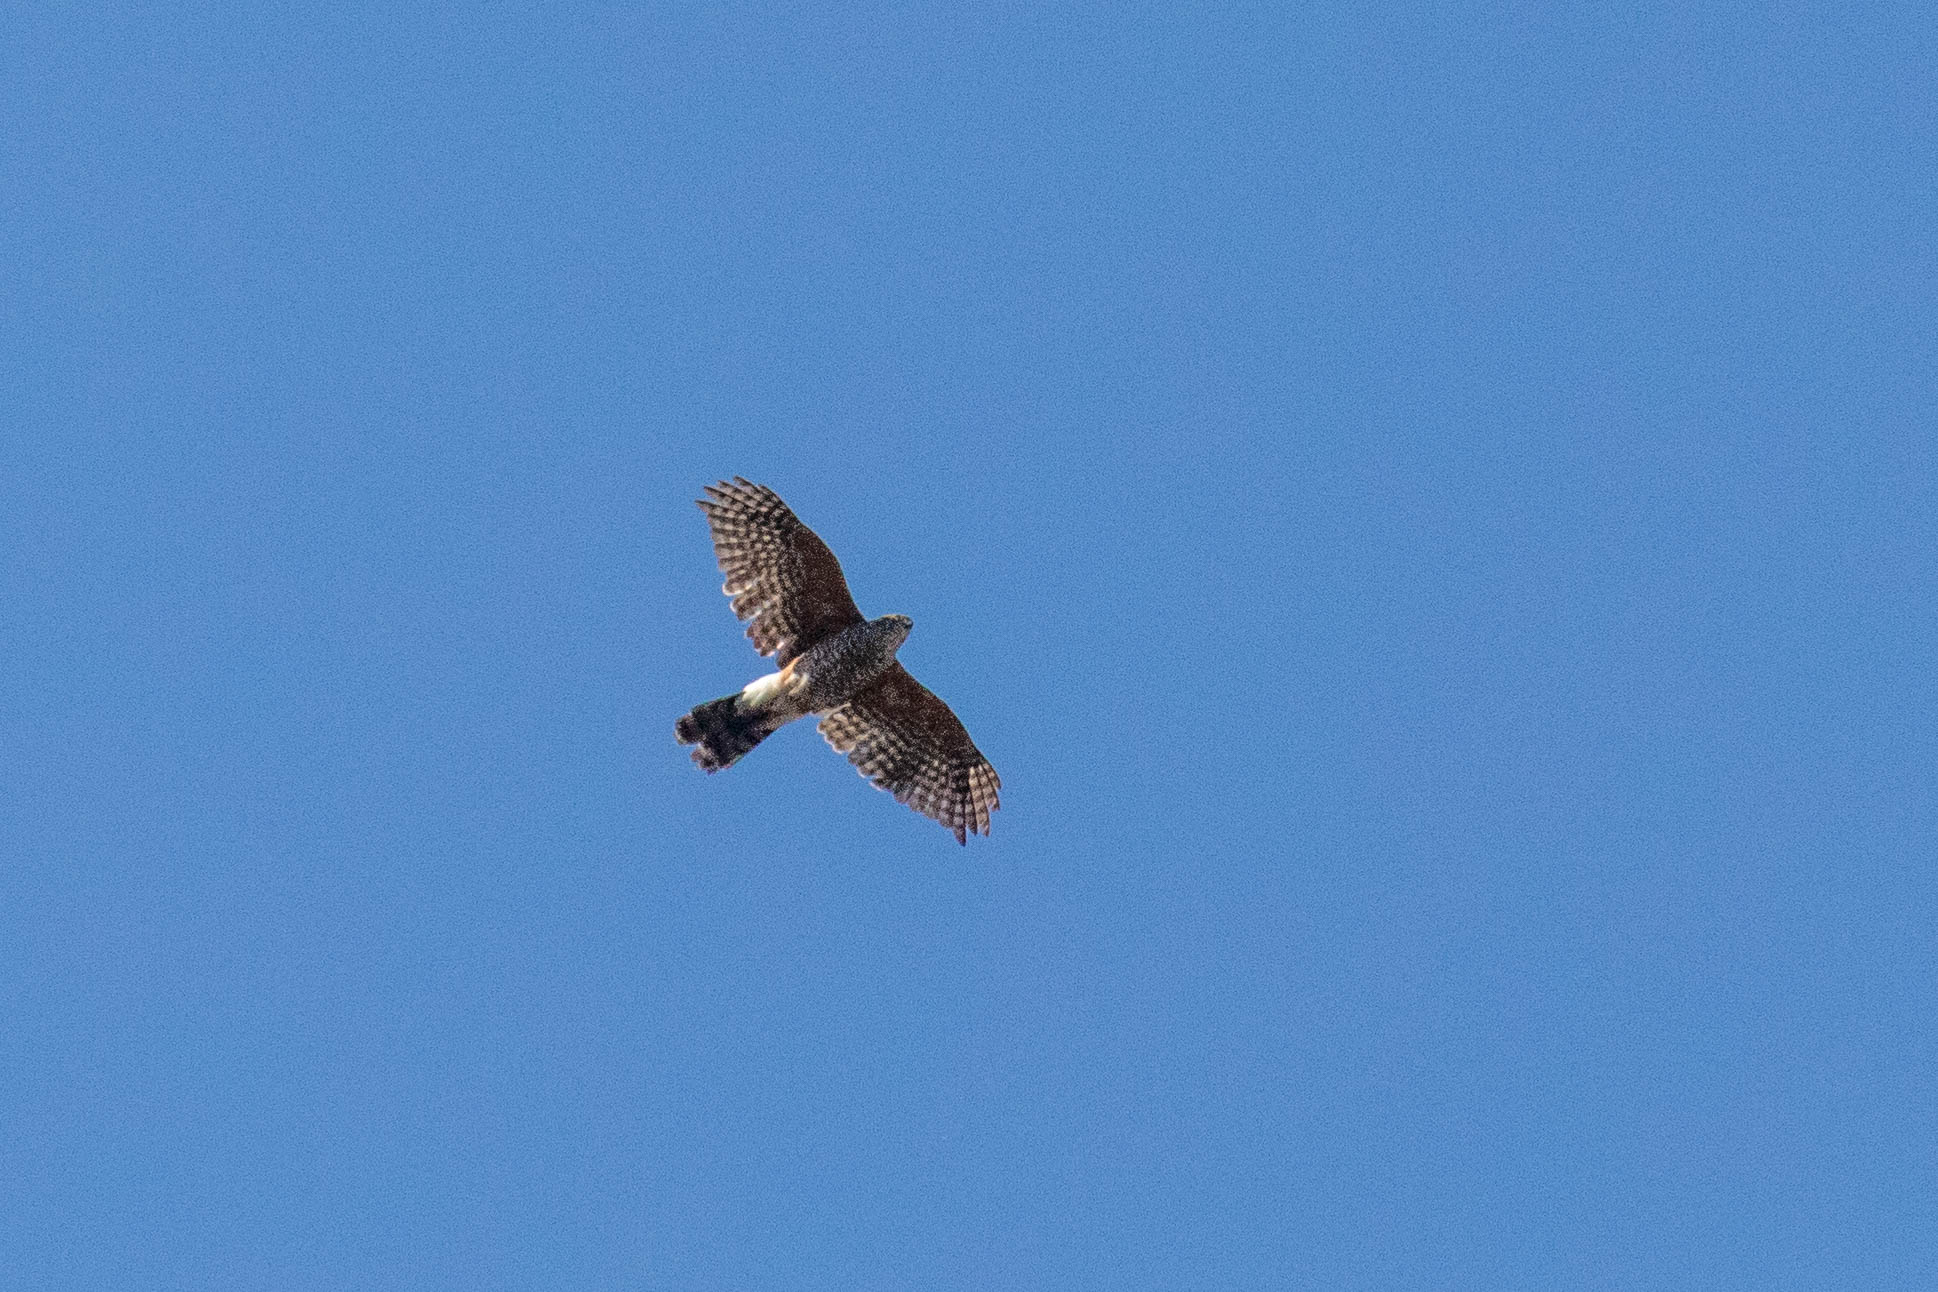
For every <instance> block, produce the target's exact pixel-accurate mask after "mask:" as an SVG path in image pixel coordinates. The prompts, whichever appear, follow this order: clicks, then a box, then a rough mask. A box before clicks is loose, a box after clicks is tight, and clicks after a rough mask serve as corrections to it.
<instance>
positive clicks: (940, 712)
mask: <svg viewBox="0 0 1938 1292" xmlns="http://www.w3.org/2000/svg"><path fill="white" fill-rule="evenodd" d="M821 734H822V735H823V736H825V737H826V738H827V741H828V743H829V744H831V745H833V746H834V747H835V748H836V749H838V750H840V751H841V752H842V753H844V754H846V755H848V761H849V762H851V763H853V764H854V765H855V768H856V769H857V770H858V771H860V772H861V774H862V775H863V776H866V777H867V778H868V779H869V780H871V781H873V782H875V784H876V785H877V786H879V787H880V788H882V789H885V790H887V791H888V792H889V793H891V794H893V795H894V796H895V801H896V802H897V803H906V804H908V805H909V806H910V807H912V808H914V809H915V810H916V811H917V812H920V813H922V814H923V815H924V816H929V817H933V818H935V819H936V820H937V821H940V822H941V823H942V825H943V828H945V829H948V830H953V831H954V832H955V836H956V842H957V843H962V844H966V843H968V842H969V834H970V832H972V831H973V832H975V833H977V834H988V833H989V814H990V813H991V812H993V811H995V810H996V808H997V807H999V806H1000V804H999V803H998V802H997V800H996V791H997V790H999V789H1001V788H1002V785H1003V782H1002V779H1001V778H1000V777H998V776H997V775H996V769H995V768H994V767H991V766H990V765H989V760H988V759H987V758H984V757H983V756H982V751H981V750H979V749H977V748H976V745H975V742H974V741H972V740H970V739H969V733H968V731H966V730H965V729H964V728H963V725H962V722H961V720H960V719H958V718H957V717H956V715H955V714H954V713H952V712H950V710H949V706H948V705H946V704H944V703H942V701H941V700H939V699H937V698H936V696H935V693H934V692H933V691H931V690H929V688H927V687H926V686H923V685H922V684H921V683H920V682H918V681H916V680H915V679H914V678H912V677H910V676H909V674H908V670H907V669H905V668H903V667H902V666H901V665H900V664H892V665H890V666H889V669H888V672H886V673H884V674H882V675H881V677H880V678H878V679H877V680H875V681H874V682H872V683H870V684H869V685H868V687H867V688H866V689H865V690H863V691H862V692H861V694H859V695H857V696H856V697H855V698H854V699H852V700H850V701H848V703H846V704H844V705H842V706H841V707H840V708H838V709H833V710H830V711H829V712H828V714H827V715H826V716H825V717H823V718H822V719H821Z"/></svg>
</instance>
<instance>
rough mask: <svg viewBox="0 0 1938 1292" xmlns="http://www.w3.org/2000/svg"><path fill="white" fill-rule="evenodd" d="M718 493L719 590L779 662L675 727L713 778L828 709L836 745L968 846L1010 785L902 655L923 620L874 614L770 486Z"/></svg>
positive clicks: (824, 724) (758, 645)
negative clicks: (866, 613) (865, 611)
mask: <svg viewBox="0 0 1938 1292" xmlns="http://www.w3.org/2000/svg"><path fill="white" fill-rule="evenodd" d="M706 495H707V496H706V497H704V498H702V499H700V500H699V504H700V510H701V511H703V512H705V513H706V517H707V527H708V528H709V529H710V530H712V531H713V552H714V555H715V556H717V557H718V558H719V560H720V569H721V572H722V573H724V574H725V575H726V576H727V581H726V583H725V584H723V585H722V586H721V591H722V592H725V593H726V594H727V595H728V596H730V597H732V598H733V612H734V613H735V614H736V615H738V616H740V617H741V618H742V619H745V620H747V621H748V624H747V636H748V637H750V638H752V639H753V643H754V649H756V650H758V651H759V652H760V653H761V654H763V655H772V656H773V657H774V663H775V664H776V665H778V666H779V667H778V671H776V672H773V673H769V674H767V675H766V676H765V677H759V678H755V679H754V680H753V681H752V682H749V683H748V684H747V685H746V686H745V687H744V688H742V689H741V690H739V691H736V692H735V693H734V694H732V695H728V696H722V697H721V698H720V699H718V700H709V701H707V702H706V703H705V704H703V705H700V706H699V707H698V708H696V709H694V710H693V711H692V712H691V713H689V714H687V715H686V716H684V717H682V718H681V719H680V720H679V721H678V722H677V723H675V724H674V726H673V735H674V738H675V739H677V740H678V741H679V742H680V743H681V744H682V745H693V746H695V749H694V750H693V761H694V762H696V763H698V764H699V765H700V766H701V767H702V768H704V769H705V770H706V771H708V772H710V773H711V772H717V771H719V770H720V769H721V768H723V767H731V766H733V765H734V764H735V763H736V762H738V761H740V759H741V757H742V756H743V755H745V754H746V753H747V751H748V750H750V749H752V748H753V747H754V746H755V745H758V744H759V743H760V742H761V741H763V740H765V739H767V737H768V736H770V735H772V734H773V733H774V732H776V731H778V730H780V729H781V728H782V727H783V726H785V725H787V724H788V723H790V722H792V721H794V720H795V719H796V718H802V717H806V716H807V715H808V714H810V713H813V714H819V715H820V717H821V724H820V725H821V735H822V736H823V737H825V738H826V740H827V742H828V743H829V744H830V745H833V746H834V747H835V748H836V749H837V750H839V751H840V752H841V753H844V754H846V755H847V756H848V761H849V762H851V763H853V764H854V765H855V768H856V770H858V771H860V773H861V774H862V775H863V776H865V777H867V778H868V779H869V780H871V781H873V782H874V783H875V785H876V786H877V787H879V788H881V789H884V790H887V791H888V792H889V793H891V794H893V795H894V796H895V801H896V802H897V803H906V804H908V805H909V806H910V807H912V808H914V809H915V810H916V811H917V812H920V813H922V814H923V815H924V816H929V817H933V818H934V819H935V820H937V821H940V822H941V823H942V826H943V828H944V829H946V830H950V831H952V832H953V833H954V834H955V837H956V842H957V843H960V844H967V843H968V842H969V835H970V834H972V833H975V834H985V835H986V834H988V833H989V814H990V813H991V812H992V811H994V810H995V809H996V808H997V807H998V806H999V804H998V802H997V798H996V791H997V790H999V789H1001V788H1002V784H1003V783H1002V780H1001V779H1000V778H999V777H998V776H997V775H996V769H995V768H994V767H991V766H990V765H989V760H988V759H987V758H984V757H983V756H982V751H981V750H979V749H977V748H976V745H975V742H974V741H972V740H970V739H969V733H968V731H967V730H965V729H964V727H963V725H962V722H961V720H960V719H958V718H957V717H956V715H955V714H954V713H952V712H951V711H950V709H949V706H948V705H946V704H944V703H942V701H941V700H939V699H937V698H936V697H935V694H934V692H932V691H930V690H929V689H928V688H927V687H925V686H923V685H922V684H921V683H920V682H918V681H916V680H915V679H914V678H912V677H910V676H909V674H908V670H907V669H905V668H903V667H902V666H901V664H900V662H898V661H897V660H896V658H895V652H896V651H897V650H898V649H899V648H900V647H901V644H902V642H903V641H904V640H905V639H906V638H907V637H908V633H909V629H910V628H911V627H913V626H914V624H913V621H912V620H910V619H909V617H908V616H907V615H883V616H882V617H881V618H879V619H863V618H862V617H861V611H860V610H858V609H857V608H856V607H855V599H854V597H852V596H851V595H849V593H848V582H847V580H846V579H844V578H842V576H841V563H840V562H839V561H837V560H835V559H834V553H833V552H831V551H829V550H828V545H827V544H826V543H823V542H822V541H821V539H820V537H819V536H818V535H816V534H815V532H814V531H813V530H811V529H809V528H808V527H807V526H806V525H803V524H802V523H801V522H800V520H799V519H797V518H796V517H795V515H794V513H793V512H792V511H790V510H788V506H787V504H786V503H784V502H782V501H781V500H780V497H779V496H778V495H776V494H775V492H774V491H773V490H772V489H769V488H767V487H765V486H764V485H757V484H753V483H751V482H749V481H747V480H744V479H742V478H741V477H739V476H735V477H734V480H733V483H732V484H728V483H727V482H726V481H724V480H723V481H721V482H720V483H719V484H717V485H708V486H707V488H706Z"/></svg>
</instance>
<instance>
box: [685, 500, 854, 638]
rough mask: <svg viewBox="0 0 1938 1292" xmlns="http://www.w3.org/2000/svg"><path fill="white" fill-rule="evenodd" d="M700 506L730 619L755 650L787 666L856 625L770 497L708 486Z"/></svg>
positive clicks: (835, 564)
mask: <svg viewBox="0 0 1938 1292" xmlns="http://www.w3.org/2000/svg"><path fill="white" fill-rule="evenodd" d="M706 493H707V496H706V497H705V498H702V499H700V500H699V503H700V510H701V511H703V512H705V513H706V517H707V528H708V529H710V530H712V531H713V554H714V555H715V556H716V557H718V558H719V560H720V570H721V573H723V574H725V575H726V576H727V581H726V582H725V583H724V584H722V585H721V588H720V590H721V591H722V592H724V593H726V594H727V595H728V596H730V597H732V598H733V612H734V613H735V614H736V615H739V616H740V617H741V618H742V619H746V620H749V621H750V622H749V623H748V625H747V636H748V637H750V638H752V639H753V643H754V649H756V650H758V651H759V652H760V653H761V654H763V655H772V656H774V662H775V663H776V664H778V665H780V666H781V667H783V668H784V667H786V665H787V663H788V661H789V660H791V659H793V658H794V657H795V656H797V655H799V654H800V653H801V652H802V651H805V650H806V649H807V648H808V647H810V646H812V645H814V643H816V642H818V641H820V640H821V639H822V638H824V637H829V636H832V635H834V634H835V633H838V632H840V631H841V630H842V629H843V628H848V627H852V626H853V625H855V624H858V623H860V622H861V621H862V620H861V611H860V610H859V609H858V608H856V606H855V599H854V597H852V596H850V595H849V593H848V581H847V580H846V579H844V578H842V577H841V562H839V561H837V560H835V559H834V553H833V552H831V551H829V550H828V545H827V544H826V543H823V542H822V541H821V539H820V537H819V536H818V535H816V534H815V532H814V531H813V530H811V529H809V528H808V527H807V526H806V525H803V524H802V523H801V522H800V520H799V518H797V517H796V516H795V515H794V513H793V512H791V511H789V510H788V507H787V504H786V503H784V502H782V501H781V500H780V497H779V495H777V494H776V493H775V492H774V491H773V490H772V489H769V488H767V487H766V486H765V485H757V484H753V483H751V482H750V481H747V480H743V479H742V478H741V477H739V476H735V477H734V478H733V483H732V484H728V483H727V482H726V481H724V480H723V481H721V482H720V483H719V484H717V485H708V486H707V488H706Z"/></svg>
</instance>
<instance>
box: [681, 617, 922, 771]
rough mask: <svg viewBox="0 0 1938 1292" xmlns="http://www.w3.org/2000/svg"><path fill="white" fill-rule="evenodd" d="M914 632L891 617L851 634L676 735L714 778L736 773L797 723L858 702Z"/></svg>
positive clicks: (687, 722)
mask: <svg viewBox="0 0 1938 1292" xmlns="http://www.w3.org/2000/svg"><path fill="white" fill-rule="evenodd" d="M912 627H914V623H913V621H911V620H910V619H909V617H908V616H907V615H884V616H882V617H881V618H880V619H870V620H866V621H864V622H862V623H858V624H853V625H851V626H849V627H847V628H843V629H842V630H841V631H840V632H838V633H836V634H834V635H833V636H832V637H824V638H822V639H821V640H820V641H818V642H816V643H815V644H814V645H812V646H810V647H808V649H807V650H806V651H804V652H802V653H801V654H799V655H796V656H795V657H794V658H793V659H791V660H789V661H788V662H787V663H786V664H784V665H782V666H781V667H780V668H778V669H776V670H775V671H774V672H772V673H767V674H763V675H762V676H760V677H757V678H755V679H754V680H753V681H751V682H749V683H747V685H746V686H744V687H742V688H741V689H740V690H739V691H737V692H735V693H734V694H732V695H727V696H722V697H721V698H720V699H718V700H712V701H709V702H708V703H706V704H703V705H700V706H699V707H698V708H696V709H694V710H693V712H692V713H689V714H687V715H686V716H685V717H683V718H681V719H680V720H679V722H677V723H675V724H674V728H673V734H674V736H675V737H676V738H677V739H678V740H679V741H680V742H681V743H682V744H690V745H698V746H699V748H697V749H695V750H694V751H693V761H694V762H696V763H698V764H699V765H700V766H701V767H704V768H705V769H706V770H707V771H709V772H717V771H720V770H721V769H722V768H726V767H731V766H733V765H734V764H735V763H736V762H738V761H739V760H740V759H741V758H742V757H744V756H745V755H746V753H747V751H748V750H750V749H752V748H753V747H754V746H755V745H758V744H759V743H760V742H761V741H763V740H765V739H767V737H768V736H770V735H772V734H773V733H774V732H776V731H779V730H780V729H781V728H782V727H784V726H786V725H787V724H788V723H790V722H792V721H794V720H795V719H796V718H805V717H806V716H807V715H808V714H810V713H827V712H829V711H830V710H833V709H838V708H840V707H841V706H842V705H844V704H846V703H848V701H850V700H852V699H854V697H855V696H856V695H857V694H859V693H860V692H861V691H862V690H864V689H865V688H866V687H867V686H868V685H869V684H870V683H872V682H874V681H875V679H876V678H878V677H880V676H881V675H882V674H883V673H885V672H887V671H888V666H889V665H891V664H893V663H894V662H895V652H896V650H897V649H898V648H899V647H900V646H901V644H902V642H903V641H905V640H907V638H908V633H909V629H910V628H912Z"/></svg>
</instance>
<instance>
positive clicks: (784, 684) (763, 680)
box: [740, 669, 796, 709]
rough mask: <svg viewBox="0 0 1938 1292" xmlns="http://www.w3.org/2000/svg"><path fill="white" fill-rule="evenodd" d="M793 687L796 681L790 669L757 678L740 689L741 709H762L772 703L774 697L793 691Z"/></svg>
mask: <svg viewBox="0 0 1938 1292" xmlns="http://www.w3.org/2000/svg"><path fill="white" fill-rule="evenodd" d="M795 685H796V679H795V677H794V672H793V670H792V669H782V670H781V671H780V672H778V673H769V674H767V675H766V676H765V677H757V678H755V679H754V680H753V681H751V682H749V683H747V685H746V686H744V687H742V688H741V689H740V704H741V707H742V708H747V709H764V708H766V707H767V706H768V705H769V704H770V703H772V702H773V700H774V697H775V696H778V695H782V694H785V693H786V692H788V691H791V690H793V689H794V687H795Z"/></svg>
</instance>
